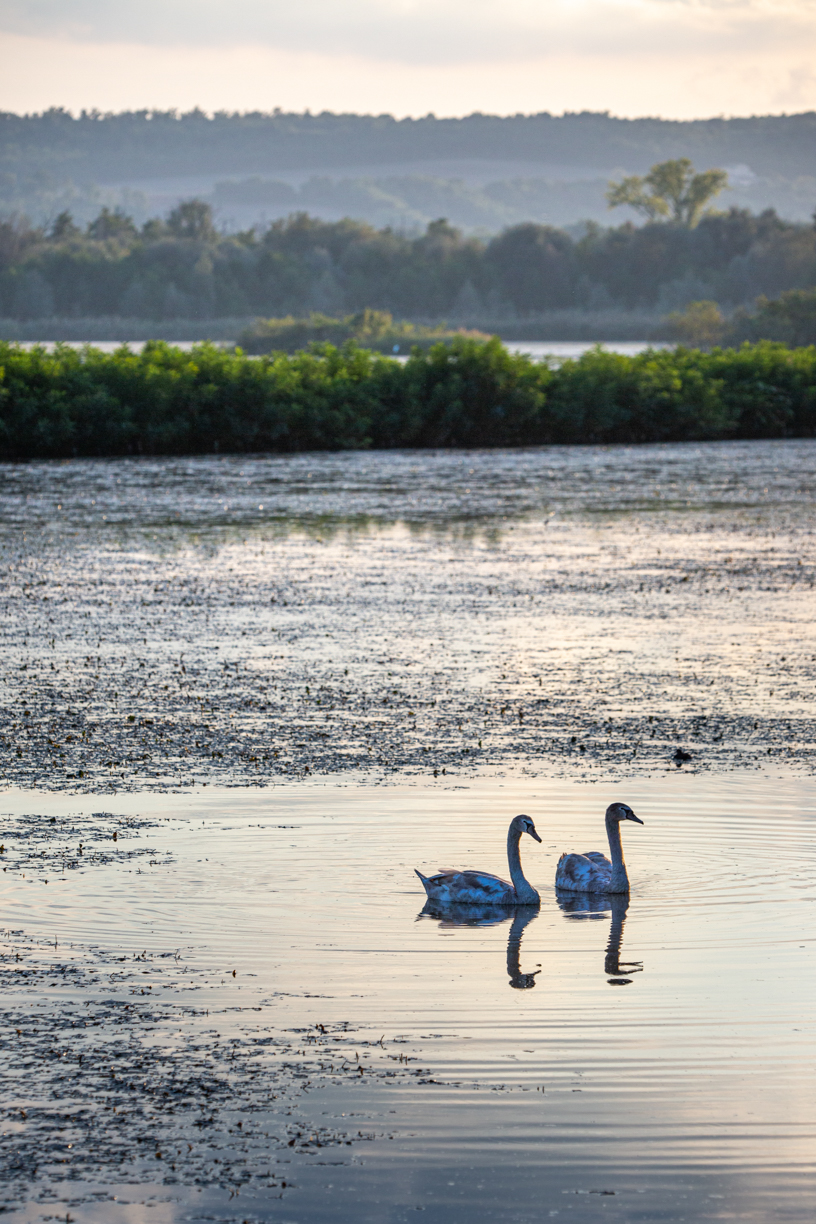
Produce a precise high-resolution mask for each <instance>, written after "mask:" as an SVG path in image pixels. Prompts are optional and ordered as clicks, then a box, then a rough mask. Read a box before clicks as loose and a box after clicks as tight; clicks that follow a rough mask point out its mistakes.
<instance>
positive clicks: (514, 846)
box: [507, 829, 539, 903]
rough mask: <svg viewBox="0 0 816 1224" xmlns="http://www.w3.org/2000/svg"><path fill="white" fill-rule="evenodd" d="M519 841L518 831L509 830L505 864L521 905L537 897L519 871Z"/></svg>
mask: <svg viewBox="0 0 816 1224" xmlns="http://www.w3.org/2000/svg"><path fill="white" fill-rule="evenodd" d="M520 841H521V833H520V832H519V830H518V829H510V830H509V832H508V834H507V862H508V865H509V867H510V879H511V880H512V881H513V887H514V888H515V890H516V896H517V898H518V899H519V901H520V902H522V903H524V902H530V903H533V902H535V901H538V900H539V896H538V893H537V892H536V890H535V889H534V888H533V886H532V884H528V883H527V881H526V880H525V878H524V872H523V871H522V870H521V855H520V853H519V842H520Z"/></svg>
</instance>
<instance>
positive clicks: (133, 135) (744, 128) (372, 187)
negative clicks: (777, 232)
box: [0, 110, 816, 232]
mask: <svg viewBox="0 0 816 1224" xmlns="http://www.w3.org/2000/svg"><path fill="white" fill-rule="evenodd" d="M677 156H686V157H690V158H691V159H692V161H693V162H694V163H695V164H696V165H697V166H698V167H700V168H707V167H709V166H724V167H726V168H728V169H729V171H730V173H731V179H732V184H733V188H732V190H731V191H730V192H729V193H727V194H725V195H724V196H723V197H722V198H721V202H722V204H723V205H726V206H728V205H737V206H740V207H748V208H751V209H752V210H754V211H761V210H762V209H763V208H765V207H769V206H770V207H774V208H776V209H777V210H778V211H779V213H780V214H781V215H783V216H786V217H789V218H790V219H793V220H805V219H806V218H808V217H809V216H810V214H811V213H812V212H813V209H814V206H816V114H815V113H807V114H802V115H790V116H757V117H753V118H748V119H707V120H696V121H691V122H678V121H670V120H661V119H616V118H613V117H612V116H610V115H608V114H594V113H582V114H567V115H563V116H553V115H549V114H540V115H529V116H525V115H517V116H512V117H508V118H502V117H498V116H491V115H479V114H476V115H471V116H468V117H467V118H464V119H437V118H435V117H434V116H427V117H425V118H423V119H403V120H395V119H394V118H392V117H391V116H389V115H378V116H367V115H334V114H328V113H325V114H320V115H308V114H303V115H300V114H282V113H277V114H271V115H264V114H247V115H227V114H219V115H216V116H214V117H212V118H208V117H207V116H205V115H204V114H203V113H201V112H198V111H194V112H191V113H189V114H186V115H177V114H174V113H154V112H148V111H143V112H136V113H123V114H118V115H99V114H84V115H82V116H80V117H79V118H73V117H72V116H71V115H69V114H68V113H67V112H64V111H59V110H52V111H49V112H46V113H45V114H43V115H33V116H19V115H13V114H8V113H7V114H2V115H0V211H2V212H5V213H10V212H13V211H18V212H25V213H27V214H28V215H29V216H30V217H31V218H32V219H33V220H34V221H36V222H41V221H44V220H47V219H49V218H51V217H53V216H54V215H56V213H58V212H59V211H61V209H62V208H65V207H68V208H70V209H71V210H72V211H73V213H74V215H75V216H77V217H78V218H80V219H82V220H89V219H90V218H91V217H92V216H94V215H96V213H97V212H98V209H99V207H100V205H102V204H108V205H109V206H115V205H117V204H121V205H122V206H123V207H124V208H125V209H126V210H127V211H128V212H129V213H131V214H132V215H133V216H134V217H135V218H136V219H137V220H138V221H142V220H144V219H146V218H147V217H148V216H149V215H154V214H155V213H156V212H159V211H162V210H165V211H169V209H170V208H172V207H173V206H174V205H175V204H176V203H177V202H178V201H179V200H180V199H182V198H189V197H190V196H192V195H198V196H201V197H204V198H206V199H208V200H210V201H211V202H212V204H213V205H214V207H215V209H216V215H217V217H218V218H219V220H220V221H221V222H222V223H224V224H229V225H244V226H248V225H251V224H254V223H256V222H259V221H270V220H273V219H275V218H276V217H280V216H285V215H287V214H288V213H290V212H292V211H296V210H299V209H304V210H307V211H309V212H310V213H312V214H313V215H317V216H321V217H323V218H325V219H326V220H336V219H338V218H340V217H342V216H347V215H350V216H354V217H357V218H359V219H361V220H366V221H369V222H370V223H371V224H374V225H378V226H382V225H392V226H397V227H400V228H409V229H410V228H416V229H421V228H423V227H424V226H425V225H426V224H427V223H428V221H429V220H431V219H433V218H435V217H438V216H447V217H449V219H450V220H451V221H452V222H453V223H454V224H456V225H459V226H461V227H463V228H464V229H466V230H468V231H483V232H497V231H498V230H500V229H501V228H503V227H504V226H506V225H513V224H517V223H519V222H520V221H524V220H533V221H539V222H544V223H548V224H555V225H568V224H571V223H573V222H576V221H579V220H581V219H586V218H589V219H594V220H597V221H604V222H609V221H612V220H614V221H620V220H623V219H625V213H624V212H618V213H616V214H614V215H613V216H612V215H610V214H609V213H608V211H607V208H606V202H605V200H604V190H605V185H606V182H607V180H608V179H609V178H610V177H611V176H615V175H620V174H622V173H627V174H630V173H642V172H643V171H644V170H646V169H647V168H648V167H649V166H650V165H652V164H653V163H654V162H656V161H660V160H665V159H666V158H670V157H677Z"/></svg>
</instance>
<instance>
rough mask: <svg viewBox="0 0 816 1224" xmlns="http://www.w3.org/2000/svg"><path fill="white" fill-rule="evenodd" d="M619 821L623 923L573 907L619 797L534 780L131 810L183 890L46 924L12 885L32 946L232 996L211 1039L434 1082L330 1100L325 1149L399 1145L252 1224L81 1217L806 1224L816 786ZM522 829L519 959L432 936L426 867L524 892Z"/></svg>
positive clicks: (374, 1087) (249, 1210)
mask: <svg viewBox="0 0 816 1224" xmlns="http://www.w3.org/2000/svg"><path fill="white" fill-rule="evenodd" d="M617 794H618V795H619V797H621V798H625V799H626V801H628V802H629V803H631V805H632V806H633V807H634V809H635V811H636V812H637V813H638V814H639V815H641V816H642V818H643V819H644V821H645V824H644V826H643V827H642V828H641V827H638V826H626V827H625V829H624V841H625V850H626V857H627V862H628V866H629V871H630V876H631V878H632V884H633V887H632V894H631V900H630V903H629V905H628V910H627V909H626V906H625V903H624V904H623V905H622V906H621V908H620V909H617V910H616V913H615V914H614V915H613V914H612V913H611V912H610V907H609V906H608V905H606V904H603V903H602V904H601V905H600V906H599V908H597V909H595V908H594V907H593V908H590V909H589V910H588V909H587V907H586V905H585V904H584V903H583V902H579V903H578V905H577V907H576V908H575V909H574V910H569V909H565V908H563V907H562V906H560V905H559V903H558V901H557V899H556V897H555V896H554V894H553V890H552V888H551V880H552V876H553V872H554V864H555V860H556V858H557V854H558V852H560V851H561V850H563V849H573V848H575V849H590V848H599V849H600V848H604V847H603V821H602V812H603V807H604V805H605V803H606V802H607V801H608V800H609V799H610V798H612V795H611V794H607V793H606V792H605V791H604V790H603V789H602V788H598V787H595V786H587V785H580V784H576V783H567V782H563V781H562V782H551V781H547V780H544V779H540V778H539V779H535V780H530V779H526V780H525V779H520V780H518V781H514V782H513V783H512V784H510V783H506V784H504V785H502V784H501V783H499V782H497V781H496V780H495V779H494V778H490V777H484V778H480V779H476V780H472V781H471V782H470V783H469V784H468V785H466V786H461V785H460V786H458V787H456V788H449V789H446V790H444V791H441V792H438V791H432V790H430V789H428V788H427V786H407V785H403V786H396V787H390V788H389V789H388V790H387V792H386V791H380V790H378V789H376V788H371V787H364V788H360V787H357V786H347V787H341V786H336V785H318V784H312V785H310V786H307V787H305V788H304V787H300V788H294V787H286V786H282V787H277V788H275V790H274V791H273V792H272V793H263V794H261V793H258V792H257V791H254V790H251V789H250V790H241V789H236V790H233V791H228V792H224V791H220V792H215V791H213V792H210V793H207V792H206V791H199V792H197V793H195V794H192V795H185V796H165V797H159V796H154V797H152V798H149V799H148V798H146V797H145V796H131V797H119V798H117V800H116V801H115V803H114V804H113V806H112V810H115V811H117V812H122V813H127V812H130V813H137V812H138V813H140V814H143V815H144V814H146V813H148V814H152V815H154V816H156V817H157V818H159V819H161V820H162V822H163V823H164V828H162V829H161V830H160V832H159V833H158V834H156V835H153V834H151V836H152V838H153V842H155V844H156V850H157V857H158V856H161V855H162V854H164V853H165V851H167V850H170V851H171V852H172V858H173V860H174V862H173V865H172V866H171V867H169V868H167V867H165V868H164V869H159V868H154V869H153V870H145V871H143V872H142V873H141V874H138V875H137V874H135V873H134V872H133V871H132V870H128V871H127V873H126V874H125V873H124V871H123V870H122V869H121V868H115V867H109V868H104V867H103V868H99V869H98V870H97V871H96V872H94V873H91V872H87V873H85V874H78V873H66V878H65V880H64V882H58V881H57V880H55V879H54V878H53V875H52V878H51V881H50V884H49V890H50V891H48V893H47V896H46V889H45V888H44V887H43V885H42V883H41V880H40V879H39V878H37V876H36V873H35V874H34V875H33V876H32V875H29V877H28V878H27V879H26V880H22V879H21V878H19V876H16V877H15V878H14V879H12V880H9V882H8V884H5V880H6V879H8V876H6V877H5V878H4V884H5V888H4V901H3V916H4V922H5V923H6V924H7V925H8V926H10V927H19V928H21V927H27V928H30V927H32V926H34V925H36V927H37V929H38V930H39V931H40V932H41V933H42V934H43V935H44V936H45V937H46V938H51V939H54V938H57V939H58V940H59V944H60V946H64V945H66V944H69V943H71V942H77V943H83V944H97V945H99V944H104V945H105V946H106V947H109V948H111V949H113V950H114V951H115V950H117V949H118V950H122V951H123V952H125V953H127V954H128V955H130V954H132V953H133V952H134V951H137V952H141V951H143V950H145V949H146V950H147V951H148V954H160V953H161V952H164V951H165V950H166V949H169V948H178V947H181V948H184V949H186V951H185V953H184V955H185V956H186V957H188V958H189V959H191V960H192V961H196V962H198V963H200V964H203V965H208V964H218V965H227V966H231V967H232V968H234V969H235V970H236V974H237V975H236V978H235V979H232V978H231V975H230V974H229V971H226V972H223V971H222V976H221V978H220V982H221V984H220V985H219V984H218V982H217V981H215V982H213V984H212V985H211V987H210V989H209V991H208V993H207V998H206V1001H207V1004H208V1009H209V1015H208V1016H207V1018H206V1019H202V1020H201V1021H200V1022H199V1023H200V1025H201V1027H202V1029H204V1028H206V1027H207V1026H211V1025H212V1024H216V1025H217V1028H218V1032H219V1034H220V1035H221V1036H222V1037H227V1036H229V1035H230V1034H233V1033H234V1034H238V1033H239V1032H243V1031H245V1029H246V1017H247V1012H246V1011H236V1010H235V1009H236V1006H237V1005H238V1004H240V1005H241V1006H243V1008H245V1009H246V1008H251V1007H258V1009H259V1010H258V1012H257V1013H252V1023H253V1024H254V1025H255V1026H256V1028H257V1029H258V1031H260V1029H261V1028H262V1027H263V1025H272V1026H274V1028H275V1029H277V1030H279V1031H286V1030H290V1029H291V1028H293V1027H295V1026H297V1027H298V1029H299V1031H300V1030H303V1029H307V1028H309V1027H310V1026H314V1025H323V1026H324V1027H330V1026H332V1025H337V1024H340V1023H344V1024H349V1025H350V1026H351V1027H352V1028H353V1029H355V1030H356V1031H357V1032H358V1033H359V1035H360V1039H361V1041H362V1038H363V1037H366V1038H367V1039H368V1040H371V1041H373V1042H374V1043H376V1042H377V1041H378V1040H379V1039H380V1038H382V1041H383V1045H382V1047H380V1049H381V1050H383V1051H385V1052H386V1054H387V1053H388V1052H389V1051H390V1052H391V1055H392V1056H393V1057H396V1055H397V1053H399V1054H400V1055H401V1054H403V1052H404V1053H405V1055H406V1056H407V1057H410V1058H411V1059H412V1060H415V1062H414V1065H415V1066H418V1067H420V1068H421V1069H422V1072H423V1076H422V1078H423V1079H424V1080H425V1081H426V1082H416V1081H415V1082H414V1083H413V1084H401V1085H398V1086H390V1085H389V1084H388V1083H387V1082H383V1081H371V1082H370V1081H369V1079H368V1077H367V1076H365V1075H364V1076H362V1077H361V1079H362V1082H356V1081H355V1082H352V1083H351V1084H349V1083H345V1084H343V1085H340V1084H339V1083H338V1082H337V1081H336V1080H333V1079H332V1077H331V1076H325V1077H324V1078H323V1080H320V1078H319V1077H314V1078H313V1079H312V1081H311V1082H310V1092H309V1093H308V1094H307V1095H306V1097H305V1098H304V1099H303V1101H301V1105H300V1109H301V1115H302V1116H303V1117H304V1118H305V1119H307V1121H308V1120H309V1119H310V1120H311V1124H312V1125H314V1126H319V1125H328V1124H336V1123H337V1121H338V1119H340V1118H341V1117H343V1118H344V1119H345V1121H346V1122H348V1119H349V1118H350V1117H351V1118H352V1121H353V1125H354V1127H355V1128H356V1129H361V1130H362V1131H363V1132H364V1133H365V1132H371V1133H377V1135H378V1136H384V1135H385V1131H386V1130H387V1132H388V1134H390V1135H392V1136H393V1138H390V1139H389V1138H385V1137H378V1138H376V1139H375V1140H374V1141H373V1142H371V1143H367V1144H366V1145H365V1146H366V1150H365V1152H364V1153H363V1155H362V1156H359V1157H358V1156H355V1157H354V1158H352V1157H351V1156H350V1155H349V1157H348V1158H346V1159H339V1160H338V1159H337V1157H336V1154H335V1155H334V1156H333V1157H332V1160H331V1161H328V1157H327V1158H326V1161H328V1163H327V1162H326V1161H323V1162H320V1161H317V1160H315V1159H313V1158H310V1157H308V1156H306V1155H301V1156H300V1157H298V1156H296V1155H295V1156H292V1154H291V1153H287V1154H288V1155H290V1156H292V1160H291V1163H290V1164H289V1166H288V1167H289V1168H290V1170H291V1172H290V1174H289V1175H290V1176H291V1177H292V1178H293V1179H294V1180H295V1181H296V1183H297V1187H298V1189H297V1190H292V1191H290V1192H287V1193H286V1194H284V1196H283V1198H282V1199H279V1198H277V1197H273V1196H272V1195H271V1193H269V1194H267V1193H264V1191H263V1190H262V1189H260V1188H258V1187H253V1186H252V1185H251V1184H250V1185H248V1186H245V1187H244V1188H243V1189H242V1191H241V1196H240V1203H241V1205H240V1208H233V1212H235V1211H238V1212H239V1214H230V1213H229V1211H228V1207H229V1196H228V1194H227V1193H226V1192H222V1191H218V1190H217V1189H212V1188H210V1189H205V1190H200V1189H198V1188H196V1187H194V1186H193V1187H185V1186H183V1185H170V1186H167V1185H165V1186H164V1187H163V1188H161V1189H162V1193H161V1194H159V1189H158V1188H156V1187H147V1188H145V1187H144V1186H143V1187H141V1189H140V1187H139V1186H138V1185H133V1184H129V1185H127V1184H124V1185H123V1186H120V1187H119V1194H118V1196H117V1197H118V1199H119V1202H118V1204H116V1205H114V1204H113V1203H111V1202H109V1201H108V1202H106V1203H105V1205H104V1208H102V1207H101V1206H99V1207H96V1208H95V1207H93V1205H92V1204H90V1205H89V1204H88V1203H85V1205H84V1206H83V1207H82V1208H81V1209H76V1208H75V1209H74V1210H72V1212H71V1214H72V1216H74V1218H76V1219H81V1220H84V1219H88V1220H91V1219H94V1220H95V1219H105V1220H109V1221H115V1222H118V1221H119V1220H122V1221H124V1220H130V1219H132V1218H134V1217H133V1216H132V1215H130V1214H129V1212H130V1210H131V1208H129V1207H127V1203H131V1204H133V1203H137V1202H140V1201H143V1200H144V1198H145V1194H146V1192H147V1190H150V1191H152V1193H153V1196H154V1201H155V1204H156V1205H155V1209H154V1210H152V1211H151V1214H150V1218H151V1219H157V1220H168V1221H169V1220H182V1219H203V1218H219V1219H236V1220H237V1219H246V1218H249V1219H253V1220H256V1219H257V1220H281V1221H283V1220H292V1221H294V1220H297V1221H304V1222H305V1221H311V1220H322V1219H326V1220H329V1219H342V1220H345V1219H348V1220H350V1221H351V1220H354V1221H369V1220H370V1221H385V1220H388V1221H391V1220H395V1221H396V1220H402V1219H414V1218H417V1217H416V1212H418V1211H421V1212H422V1213H423V1214H422V1218H423V1219H427V1220H434V1221H436V1220H438V1221H442V1220H450V1219H455V1220H465V1219H467V1220H485V1221H488V1220H490V1221H493V1220H499V1221H505V1220H506V1221H525V1222H526V1221H528V1220H530V1221H532V1220H540V1219H547V1218H550V1217H553V1218H556V1217H558V1216H562V1217H566V1218H572V1219H577V1220H595V1219H598V1220H601V1219H603V1220H610V1219H611V1220H627V1221H628V1220H635V1219H637V1220H641V1219H642V1220H658V1219H659V1220H666V1221H681V1220H708V1219H733V1218H739V1219H746V1220H756V1221H760V1220H761V1221H766V1220H806V1219H811V1218H812V1216H813V1211H814V1208H815V1207H816V1193H815V1192H816V1178H815V1177H814V1174H816V1169H815V1168H814V1153H816V1148H815V1147H814V1139H816V1092H814V1066H815V1064H816V1022H815V1021H814V1015H816V974H814V968H816V962H815V961H814V957H815V956H816V938H814V935H813V903H814V901H816V820H815V819H814V817H816V805H814V802H813V798H812V788H811V787H810V786H809V785H808V784H807V783H806V782H804V781H798V780H796V779H794V778H792V777H790V776H786V775H784V774H783V775H781V776H779V777H773V778H772V777H759V778H758V777H756V776H745V775H736V774H735V775H732V776H730V777H729V778H727V779H715V778H699V777H698V778H695V777H690V776H689V777H687V776H683V775H678V774H677V773H671V774H669V775H667V776H666V777H665V778H658V779H643V778H637V777H633V778H631V780H630V781H629V782H628V783H627V784H626V785H625V786H621V787H618V788H617ZM2 807H3V809H4V810H5V811H6V812H18V813H19V812H23V813H27V812H31V811H35V810H36V811H38V812H41V813H42V814H43V815H44V816H45V817H46V818H47V817H48V816H50V815H51V814H56V815H58V816H59V818H60V819H62V817H63V816H64V815H66V814H67V813H68V812H69V811H73V812H77V811H78V810H85V811H86V812H88V811H92V810H97V809H98V807H99V801H98V799H97V800H95V801H92V802H90V801H83V800H81V799H77V798H76V797H75V798H73V799H70V798H67V797H60V798H56V797H37V798H36V799H34V798H32V797H31V796H30V795H27V794H24V793H16V794H14V793H8V794H6V795H5V796H3V800H2ZM518 811H526V812H527V813H528V814H530V815H532V816H533V818H534V819H535V820H536V823H537V827H538V830H539V832H540V834H541V835H542V838H543V845H542V846H541V847H539V846H536V845H534V843H533V842H532V840H531V839H527V838H525V839H524V842H525V843H526V844H524V845H523V846H522V856H523V863H524V865H525V869H526V870H527V872H528V875H529V878H530V879H531V881H532V882H533V883H534V884H535V885H536V886H537V887H538V888H539V889H540V890H541V893H542V904H541V909H540V912H539V913H538V914H533V915H532V916H531V918H530V921H529V922H528V923H527V924H526V925H525V924H524V921H522V922H520V923H519V922H518V921H517V922H516V924H515V927H516V929H515V931H514V932H511V923H510V920H509V919H507V920H504V921H500V922H497V923H495V924H494V925H478V926H461V925H455V924H454V923H451V922H445V921H441V922H440V921H439V920H437V919H435V918H432V917H428V916H423V915H422V914H421V910H422V907H423V902H424V894H423V893H422V890H421V887H420V886H419V882H418V881H417V880H416V877H415V876H414V874H413V867H414V866H419V867H421V868H422V869H423V870H426V871H427V870H428V869H429V868H434V867H436V866H444V865H471V866H478V867H481V868H483V869H487V870H494V871H497V872H500V873H502V874H504V872H505V867H506V864H505V863H504V862H503V857H504V855H503V843H504V834H505V829H506V824H507V822H508V821H509V819H510V818H511V817H512V816H513V815H515V814H516V813H517V812H518ZM167 817H169V818H170V819H169V821H167V822H166V823H165V818H167ZM151 844H152V843H151ZM614 922H617V935H615V934H614V932H613V937H612V940H611V946H610V932H611V928H612V926H613V925H614ZM520 927H523V929H522V930H519V928H520ZM513 934H514V935H515V939H516V941H518V939H519V937H520V950H519V951H518V952H516V951H514V949H513V947H511V948H510V949H509V950H508V942H509V940H510V941H511V942H512V935H513ZM253 974H254V975H256V976H255V977H252V976H250V975H253ZM216 976H217V975H216ZM107 989H108V991H109V992H111V991H113V993H114V994H116V989H115V988H114V986H113V985H111V986H110V987H109V988H107ZM122 989H123V988H122ZM239 991H240V992H241V993H238V992H239ZM122 997H123V998H125V997H127V995H126V994H125V993H123V995H122ZM198 1002H199V1003H201V998H199V999H198ZM365 1057H367V1056H365ZM392 1065H394V1064H393V1063H392ZM428 1081H433V1082H428ZM314 1156H315V1153H313V1157H314ZM260 1160H261V1158H260V1157H256V1164H257V1163H258V1162H259V1161H260ZM250 1163H251V1162H250ZM261 1163H262V1161H261ZM267 1163H268V1157H267ZM76 1193H77V1187H74V1195H75V1197H76ZM149 1197H150V1196H149V1195H148V1199H149ZM160 1198H162V1199H163V1200H164V1201H162V1202H160V1201H159V1199H160ZM41 1210H42V1207H41V1206H40V1207H38V1208H36V1209H34V1208H33V1207H32V1208H31V1209H30V1210H29V1211H28V1213H25V1212H21V1213H17V1212H15V1213H12V1214H11V1215H10V1216H9V1218H10V1219H11V1220H13V1221H15V1222H16V1221H18V1220H23V1219H27V1220H29V1219H30V1220H35V1219H39V1218H43V1217H42V1216H41V1215H39V1214H38V1212H39V1211H41ZM77 1211H80V1212H81V1213H80V1214H77ZM100 1212H101V1213H102V1214H98V1213H100ZM207 1212H211V1213H212V1214H210V1215H208V1214H207ZM219 1213H220V1214H219ZM242 1213H243V1214H242ZM63 1218H64V1217H63ZM138 1218H141V1217H138Z"/></svg>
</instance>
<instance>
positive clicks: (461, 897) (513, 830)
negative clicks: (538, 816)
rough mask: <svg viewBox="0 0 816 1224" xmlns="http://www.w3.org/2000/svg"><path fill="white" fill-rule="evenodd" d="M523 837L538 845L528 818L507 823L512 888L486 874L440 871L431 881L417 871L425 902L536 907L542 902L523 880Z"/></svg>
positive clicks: (496, 877) (519, 818)
mask: <svg viewBox="0 0 816 1224" xmlns="http://www.w3.org/2000/svg"><path fill="white" fill-rule="evenodd" d="M522 833H529V834H530V836H531V837H532V838H534V839H535V841H537V842H540V841H541V838H540V837H539V836H538V834H537V833H536V829H535V825H534V824H533V822H532V820H531V819H530V817H529V816H516V817H514V819H513V820H511V821H510V828H509V829H508V830H507V863H508V866H509V867H510V879H511V880H512V881H513V882H512V884H510V883H508V881H507V880H502V879H501V878H500V877H499V876H494V875H490V874H488V872H486V871H439V872H437V874H436V875H434V876H430V877H428V876H424V875H423V874H422V872H421V871H417V873H416V874H417V875H418V876H419V878H420V880H421V881H422V886H423V888H424V889H425V892H426V893H427V894H428V900H429V901H433V902H435V903H436V904H438V905H439V906H448V905H538V903H539V901H540V900H541V898H540V897H539V895H538V893H537V892H536V890H535V889H534V888H533V886H532V884H530V883H528V881H527V880H526V879H525V878H524V872H523V871H522V869H521V855H520V853H519V842H520V841H521V835H522ZM414 870H416V868H415V869H414Z"/></svg>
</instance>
